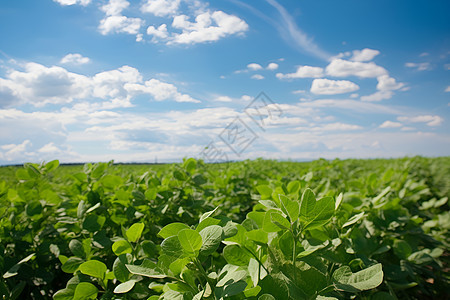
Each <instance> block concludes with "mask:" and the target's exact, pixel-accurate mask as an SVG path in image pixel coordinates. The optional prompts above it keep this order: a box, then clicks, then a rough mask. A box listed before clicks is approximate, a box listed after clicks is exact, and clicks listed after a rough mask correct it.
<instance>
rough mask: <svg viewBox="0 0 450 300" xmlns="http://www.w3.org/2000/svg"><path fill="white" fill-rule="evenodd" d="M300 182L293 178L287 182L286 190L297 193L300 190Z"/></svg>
mask: <svg viewBox="0 0 450 300" xmlns="http://www.w3.org/2000/svg"><path fill="white" fill-rule="evenodd" d="M300 187H301V184H300V181H298V180H294V181H291V182H289V183H288V185H287V190H288V192H289V194H297V193H298V191H299V190H300Z"/></svg>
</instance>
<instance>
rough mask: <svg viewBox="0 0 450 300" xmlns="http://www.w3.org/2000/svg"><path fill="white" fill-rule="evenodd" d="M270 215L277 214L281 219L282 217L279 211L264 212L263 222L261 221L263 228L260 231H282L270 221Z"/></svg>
mask: <svg viewBox="0 0 450 300" xmlns="http://www.w3.org/2000/svg"><path fill="white" fill-rule="evenodd" d="M272 214H277V215H279V216H281V217H282V218H283V216H282V215H281V212H280V211H279V210H275V209H270V210H268V211H266V213H265V214H264V221H263V226H262V229H263V230H264V231H265V232H278V231H280V230H282V228H280V227H279V226H277V225H276V224H275V223H274V222H273V221H272Z"/></svg>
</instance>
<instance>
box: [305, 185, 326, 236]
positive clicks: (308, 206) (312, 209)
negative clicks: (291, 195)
mask: <svg viewBox="0 0 450 300" xmlns="http://www.w3.org/2000/svg"><path fill="white" fill-rule="evenodd" d="M334 209H335V203H334V199H333V198H332V197H325V198H322V199H319V200H317V201H316V197H315V195H314V193H313V192H312V190H311V189H306V190H305V192H304V193H303V195H302V199H301V202H300V222H301V223H302V224H303V229H312V228H315V227H320V226H323V225H325V224H326V223H328V222H329V221H330V220H331V217H332V216H333V214H334Z"/></svg>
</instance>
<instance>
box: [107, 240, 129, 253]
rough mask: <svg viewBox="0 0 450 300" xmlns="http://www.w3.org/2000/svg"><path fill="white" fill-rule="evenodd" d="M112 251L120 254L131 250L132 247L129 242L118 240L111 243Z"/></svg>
mask: <svg viewBox="0 0 450 300" xmlns="http://www.w3.org/2000/svg"><path fill="white" fill-rule="evenodd" d="M112 251H113V252H114V254H115V255H117V256H119V255H121V254H125V253H131V252H133V248H131V245H130V243H128V241H126V240H118V241H116V242H114V244H113V245H112Z"/></svg>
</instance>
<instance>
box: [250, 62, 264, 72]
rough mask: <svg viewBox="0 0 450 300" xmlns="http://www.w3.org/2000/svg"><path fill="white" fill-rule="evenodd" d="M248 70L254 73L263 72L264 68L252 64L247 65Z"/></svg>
mask: <svg viewBox="0 0 450 300" xmlns="http://www.w3.org/2000/svg"><path fill="white" fill-rule="evenodd" d="M247 69H249V70H252V71H258V70H262V69H263V67H262V66H261V65H260V64H256V63H251V64H248V65H247Z"/></svg>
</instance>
